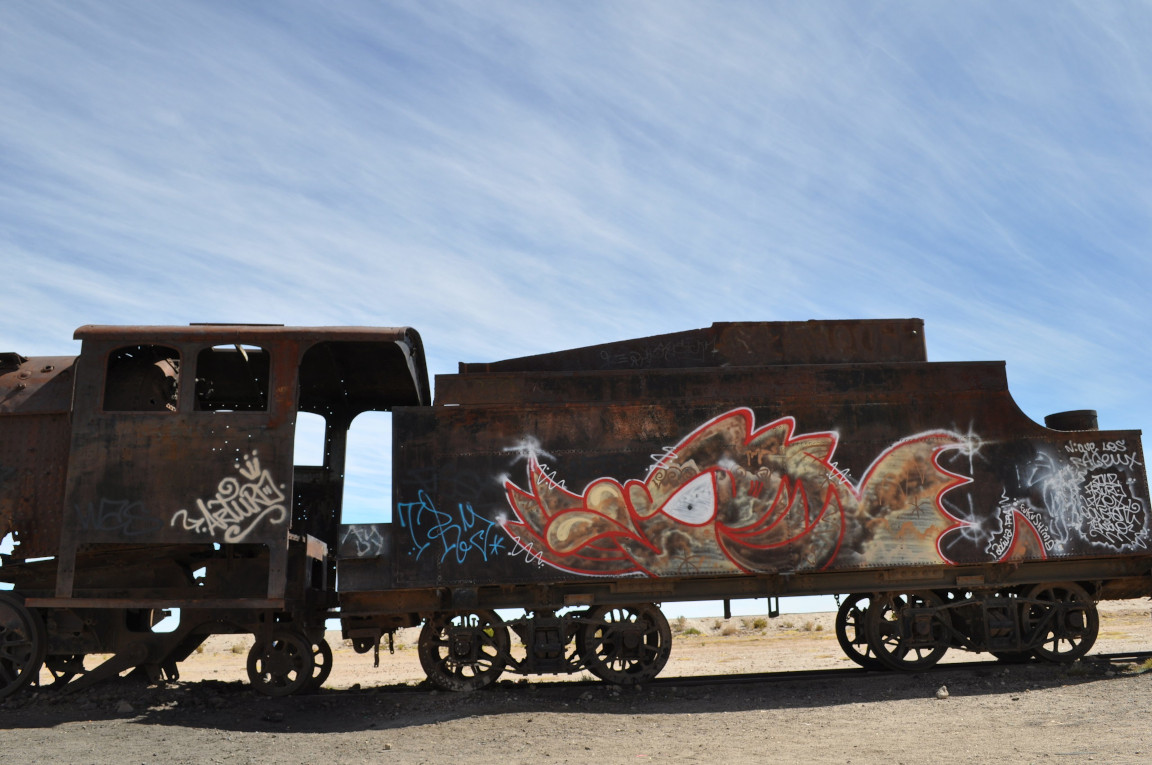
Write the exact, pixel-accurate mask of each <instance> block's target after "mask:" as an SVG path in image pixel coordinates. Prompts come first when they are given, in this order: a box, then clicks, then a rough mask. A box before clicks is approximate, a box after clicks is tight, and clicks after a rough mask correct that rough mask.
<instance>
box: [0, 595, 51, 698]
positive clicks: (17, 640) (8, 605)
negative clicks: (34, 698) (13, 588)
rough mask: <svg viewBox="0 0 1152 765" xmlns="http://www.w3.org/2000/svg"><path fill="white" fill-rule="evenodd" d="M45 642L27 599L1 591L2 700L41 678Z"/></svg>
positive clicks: (0, 651) (0, 682)
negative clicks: (28, 606) (26, 601)
mask: <svg viewBox="0 0 1152 765" xmlns="http://www.w3.org/2000/svg"><path fill="white" fill-rule="evenodd" d="M46 642H47V641H46V639H45V636H44V626H43V625H42V624H41V622H40V617H39V616H38V615H37V614H36V613H34V612H33V611H29V610H28V609H27V608H25V607H24V599H23V598H21V597H20V596H19V595H16V594H14V593H12V592H0V699H2V698H4V697H6V696H9V695H11V694H13V693H15V692H16V691H18V690H20V689H21V688H23V687H24V686H26V685H28V684H29V683H31V682H32V681H33V680H37V679H38V678H39V677H40V666H41V665H42V664H43V663H44V651H45V644H46Z"/></svg>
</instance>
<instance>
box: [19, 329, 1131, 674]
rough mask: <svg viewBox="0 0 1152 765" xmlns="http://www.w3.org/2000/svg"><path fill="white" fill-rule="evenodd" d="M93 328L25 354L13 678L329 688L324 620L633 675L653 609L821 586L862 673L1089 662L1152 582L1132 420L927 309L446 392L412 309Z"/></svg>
mask: <svg viewBox="0 0 1152 765" xmlns="http://www.w3.org/2000/svg"><path fill="white" fill-rule="evenodd" d="M76 338H77V339H79V340H81V341H82V346H81V352H80V355H79V356H78V357H76V358H70V357H60V358H55V357H54V358H46V357H41V358H26V357H24V356H21V355H19V354H17V353H11V352H10V353H2V354H0V539H2V538H4V537H6V536H7V538H8V539H9V540H10V543H14V546H13V547H12V549H11V551H10V552H9V553H7V554H4V555H3V556H2V557H0V582H3V583H5V584H6V585H7V586H8V587H10V588H11V589H8V590H5V591H0V697H3V696H6V695H8V694H10V693H12V692H14V691H16V690H18V689H20V688H21V687H24V686H25V685H27V684H29V683H36V682H41V677H42V670H43V678H44V679H45V680H47V679H49V678H50V679H51V680H52V681H53V683H54V684H68V687H73V688H76V687H83V686H85V685H90V684H92V683H95V682H98V681H99V680H101V679H104V678H109V677H113V676H116V675H119V674H121V673H123V672H125V671H127V670H132V669H135V670H136V671H138V672H142V673H146V674H147V675H149V676H151V677H152V678H154V679H159V678H164V677H167V678H175V677H177V676H178V669H177V665H178V664H179V662H181V661H183V660H184V659H186V658H187V657H188V656H189V655H190V654H191V653H192V652H193V651H194V650H195V649H196V647H197V646H198V645H199V644H200V643H201V642H203V640H204V639H205V638H206V637H208V636H209V635H212V634H216V633H250V634H253V635H254V636H255V644H254V646H253V647H252V650H251V652H250V654H249V656H248V674H249V677H250V679H251V680H252V683H253V685H254V686H255V687H256V688H257V689H258V690H260V691H262V692H264V693H268V694H273V695H281V694H287V693H293V692H296V691H305V690H309V689H314V688H316V687H318V686H319V685H320V684H321V683H323V681H324V679H325V678H326V677H327V674H328V672H329V671H330V670H331V664H332V653H331V649H330V647H329V646H328V644H327V643H326V642H325V640H324V626H325V622H326V620H328V619H332V618H339V619H340V621H341V626H342V629H343V634H344V637H345V638H348V639H351V640H352V641H353V645H354V646H355V647H356V649H357V650H358V651H361V652H367V651H371V650H373V649H375V650H376V652H377V658H378V652H379V647H380V642H381V640H382V639H383V638H385V637H388V638H389V640H391V636H392V635H393V633H394V632H395V630H396V629H398V628H401V627H410V626H417V625H421V624H422V625H423V627H422V630H421V633H420V641H419V655H420V660H421V664H422V666H423V667H424V669H425V671H426V672H427V674H428V677H429V679H430V681H431V682H432V683H433V684H435V685H437V686H439V687H442V688H447V689H470V688H479V687H482V686H484V685H487V684H489V683H491V682H492V681H494V680H495V679H496V678H497V677H498V676H499V675H500V674H501V673H502V672H504V671H513V672H518V673H525V674H527V673H556V672H575V671H579V670H581V669H587V670H588V671H590V672H592V673H593V674H595V675H597V676H598V677H600V678H603V679H605V680H608V681H611V682H615V683H638V682H643V681H646V680H648V679H650V678H652V677H654V676H655V675H656V674H657V673H659V671H660V670H661V669H662V667H663V666H664V664H665V662H666V661H667V659H668V655H669V650H670V648H671V631H670V629H669V625H668V622H667V620H666V619H665V617H664V615H663V614H662V613H661V611H660V608H659V606H658V605H657V604H659V603H662V602H669V601H689V600H724V601H725V603H726V604H727V601H728V600H730V599H736V598H767V599H769V602H770V603H771V602H775V601H774V599H776V598H778V597H781V596H788V595H810V594H836V595H845V596H846V597H845V599H844V601H843V603H842V605H841V608H840V611H839V613H838V616H837V636H838V638H839V639H840V643H841V645H842V646H843V648H844V650H845V651H846V653H847V654H848V655H849V656H850V657H851V658H852V659H853V660H854V661H856V662H857V663H859V664H861V665H863V666H865V667H874V668H888V669H918V668H923V667H927V666H930V665H931V664H933V663H935V662H936V661H938V660H939V659H940V657H941V656H942V655H943V654H944V652H945V651H947V650H948V649H949V648H961V649H966V650H972V651H991V652H993V653H995V654H996V655H998V656H1001V657H1003V658H1006V659H1007V658H1017V657H1025V656H1037V657H1040V658H1043V659H1048V660H1053V661H1071V660H1073V659H1075V658H1077V657H1079V656H1081V655H1083V654H1084V653H1085V652H1086V651H1087V650H1089V648H1090V647H1091V645H1092V643H1093V641H1094V639H1095V637H1096V632H1097V630H1098V626H1099V621H1098V616H1097V611H1096V602H1097V601H1099V600H1104V599H1120V598H1132V597H1139V596H1149V595H1152V540H1150V520H1149V493H1148V484H1147V477H1146V475H1145V470H1144V457H1143V453H1142V450H1141V444H1140V434H1139V432H1137V431H1110V432H1104V431H1099V430H1097V429H1096V426H1095V415H1094V413H1092V412H1086V411H1081V412H1067V413H1063V414H1060V415H1053V416H1051V417H1049V418H1047V420H1046V425H1047V427H1041V426H1040V425H1038V424H1036V423H1034V422H1033V421H1031V420H1030V419H1029V418H1028V417H1026V416H1025V415H1024V414H1023V413H1022V412H1021V411H1020V410H1019V408H1018V407H1017V406H1016V404H1015V403H1014V402H1013V400H1012V398H1011V396H1010V394H1009V392H1008V389H1007V383H1006V379H1005V374H1004V364H1003V363H1002V362H970V363H968V362H966V363H929V362H928V361H927V359H926V354H925V346H924V337H923V322H921V321H920V320H916V319H907V320H882V321H810V322H762V323H723V324H714V325H713V326H712V327H710V328H708V329H702V330H692V331H688V332H680V333H675V334H670V335H662V336H657V337H650V338H642V339H637V340H629V341H623V342H619V343H610V344H605V345H599V346H593V347H588V348H581V349H576V350H571V351H563V352H559V353H552V354H543V355H539V356H532V357H526V358H521V359H511V360H507V361H500V362H494V363H489V364H461V365H460V369H459V373H458V374H455V375H442V376H438V378H437V381H436V401H435V402H434V403H433V402H432V401H431V397H430V391H429V384H428V375H427V371H426V365H425V360H424V354H423V348H422V345H421V340H420V337H419V335H418V334H417V333H416V332H415V331H414V330H412V329H409V328H324V327H320V328H315V327H314V328H288V327H281V326H268V325H192V326H190V327H103V326H102V327H96V326H88V327H82V328H80V329H79V330H77V332H76ZM370 410H377V411H390V412H392V431H393V448H392V481H393V489H392V494H393V496H392V507H393V514H392V519H391V521H390V522H386V523H365V524H343V523H342V522H341V521H342V514H341V510H342V501H343V482H344V467H345V464H346V457H347V447H348V439H347V434H348V430H349V427H350V426H351V424H352V421H353V420H354V419H355V417H356V416H357V415H359V414H361V413H363V412H365V411H370ZM299 413H312V414H316V415H319V416H320V417H322V418H323V420H324V423H325V429H324V436H323V438H324V457H323V464H320V465H307V464H299V462H300V460H298V459H297V458H296V455H295V454H294V451H295V431H296V424H297V415H298V414H299ZM173 609H179V624H178V626H177V627H176V628H175V629H174V630H172V631H169V632H158V631H156V630H155V626H156V625H157V623H158V622H159V621H160V619H162V618H163V617H164V616H165V615H166V614H168V613H170V612H171V611H172V610H173ZM505 609H514V610H516V611H520V610H522V611H523V612H524V614H523V616H518V617H515V618H512V619H510V620H508V621H505V620H504V619H503V618H502V617H501V616H500V615H499V614H498V613H497V610H505ZM505 612H506V611H505ZM513 635H515V637H516V638H517V644H516V645H513V640H512V637H513ZM96 654H100V655H110V656H109V658H106V659H105V660H104V661H103V662H102V663H99V664H97V665H95V666H86V664H92V663H93V661H92V656H93V655H96ZM86 660H87V661H86Z"/></svg>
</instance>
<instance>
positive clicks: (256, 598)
mask: <svg viewBox="0 0 1152 765" xmlns="http://www.w3.org/2000/svg"><path fill="white" fill-rule="evenodd" d="M76 338H77V339H79V340H81V341H82V347H81V353H80V356H79V357H78V358H77V359H76V362H75V364H74V378H75V383H74V387H73V390H72V411H71V423H70V433H68V434H67V435H66V436H65V440H66V443H67V460H66V465H67V467H66V470H63V469H61V470H60V471H59V472H60V473H61V474H62V475H58V476H57V481H56V482H55V484H56V485H54V486H50V487H44V488H43V490H42V491H40V492H39V494H38V496H35V497H29V498H27V500H28V503H27V504H26V505H24V506H22V509H21V515H22V517H23V518H24V520H25V521H27V519H28V518H29V517H34V516H35V517H41V518H44V519H52V520H44V521H42V522H39V523H32V524H28V523H25V527H26V528H16V529H15V531H16V532H17V533H18V534H19V535H27V536H29V538H36V534H35V533H33V532H38V531H41V530H42V529H43V528H49V529H51V528H53V527H55V531H56V533H57V534H58V544H57V545H56V546H55V549H39V550H36V551H35V552H38V553H39V554H40V555H42V556H43V555H46V556H48V559H47V560H29V559H28V558H27V557H23V556H20V555H16V556H14V557H12V558H10V559H8V560H6V561H5V566H4V568H3V569H0V575H2V576H0V578H3V579H4V580H6V581H9V582H11V583H12V584H13V585H14V586H15V588H16V591H17V593H18V596H16V597H18V599H19V600H21V601H23V603H24V606H23V608H22V610H23V609H32V610H33V611H34V612H37V613H39V614H42V615H44V616H46V617H47V618H46V620H45V621H46V622H47V625H48V627H49V628H48V629H46V630H35V631H39V632H41V633H42V634H41V636H40V637H41V638H42V640H41V641H40V642H42V643H43V645H42V646H39V647H38V651H36V652H33V654H32V657H33V658H34V657H35V653H37V652H39V653H42V654H44V655H46V656H47V657H48V658H49V660H50V661H49V664H50V666H51V664H52V662H51V659H52V657H53V656H56V655H65V656H68V657H75V656H80V657H81V659H82V657H83V655H84V654H89V653H114V654H116V656H115V657H114V659H113V660H110V662H109V664H108V666H107V667H106V668H105V669H104V671H103V672H91V671H89V672H88V674H89V675H90V676H91V680H92V682H95V681H96V680H97V679H100V677H101V676H103V675H108V674H111V673H119V672H120V671H123V670H124V669H126V668H130V667H132V666H141V667H145V668H146V669H148V670H149V672H150V673H151V674H154V675H155V674H168V675H169V676H174V675H175V674H176V672H175V664H176V662H178V661H180V660H182V659H183V658H184V657H186V656H187V655H188V653H190V652H191V651H192V650H193V649H194V648H195V647H196V645H198V644H199V643H200V642H201V641H202V640H203V639H204V638H205V637H207V635H209V634H212V633H213V632H251V633H253V634H256V636H257V646H256V647H255V648H254V650H257V651H258V650H259V649H260V645H261V644H263V645H265V646H269V648H267V649H266V650H273V647H274V646H280V645H283V644H284V643H285V641H287V642H288V644H289V645H295V644H299V645H298V649H299V653H301V654H304V653H306V654H307V656H303V657H301V658H298V659H297V661H298V662H299V663H300V665H301V666H300V667H299V669H300V670H301V671H300V672H297V673H294V674H292V676H291V677H289V678H287V679H286V678H285V677H283V676H274V677H270V679H269V680H268V682H271V683H273V685H272V686H271V687H270V688H262V690H268V691H270V692H280V691H284V689H285V688H286V689H287V690H286V691H285V692H291V691H292V690H296V689H297V687H296V686H294V685H293V683H295V682H296V681H297V680H299V681H300V682H301V683H303V682H312V681H314V680H315V679H316V678H315V677H314V676H313V671H314V670H313V658H314V656H313V654H315V656H316V657H318V658H320V659H321V660H323V657H322V654H323V651H322V648H321V646H320V643H321V642H322V640H323V625H324V620H325V618H326V616H327V614H328V611H329V609H332V608H333V607H335V605H336V594H335V585H336V583H335V567H334V554H335V551H336V545H337V542H338V539H337V535H338V530H339V527H340V521H341V510H342V494H343V477H344V465H345V452H346V444H347V432H348V428H349V426H350V424H351V422H352V420H353V419H354V418H355V417H356V416H357V415H358V414H360V413H362V412H364V411H369V410H382V411H388V410H391V409H392V408H393V407H394V406H400V405H406V406H410V405H420V404H426V403H428V399H429V396H428V379H427V372H426V368H425V362H424V357H423V348H422V344H421V342H420V338H419V335H418V334H417V333H416V332H415V331H413V330H411V329H407V328H399V329H389V328H385V329H375V328H372V329H369V328H306V329H301V328H286V327H280V326H267V325H193V326H191V327H186V328H183V327H175V328H174V327H96V326H89V327H82V328H80V329H79V330H77V332H76ZM13 361H14V360H13ZM300 412H308V413H312V414H315V415H319V416H320V417H322V418H323V420H324V447H325V448H324V457H323V461H322V463H321V464H318V465H301V466H297V465H296V464H295V463H296V461H297V460H296V455H295V432H296V425H297V416H298V414H299V413H300ZM13 421H14V422H15V421H17V420H16V419H13ZM62 462H63V461H62ZM53 492H55V493H54V494H53ZM61 499H62V502H61ZM13 517H14V518H15V514H13ZM55 519H58V521H56V520H55ZM17 520H18V519H17ZM33 526H34V527H35V528H32V527H33ZM41 536H42V534H41ZM38 546H39V547H41V548H43V547H45V545H43V544H40V545H38ZM17 549H18V551H19V548H17ZM14 608H20V606H19V604H17V606H15V607H14ZM170 609H180V620H179V626H178V627H177V628H176V630H174V631H173V632H172V633H156V632H153V631H152V627H153V626H154V625H155V623H156V622H157V621H159V619H160V618H161V617H162V616H163V614H164V613H165V611H166V610H170ZM37 618H39V617H37ZM274 633H275V634H274ZM280 633H290V634H287V635H281V634H280ZM293 641H295V642H293ZM264 658H265V659H267V658H268V657H264ZM33 663H34V662H33ZM69 666H70V667H71V668H74V669H79V670H80V671H83V667H82V661H81V662H79V663H77V662H75V661H72V663H71V664H70V665H69ZM250 666H252V663H251V662H250ZM261 666H262V661H261V660H260V658H259V657H257V661H256V667H257V670H256V674H257V675H258V676H259V677H266V678H268V677H269V673H268V672H265V671H262V670H260V667H261ZM329 668H330V665H329ZM29 669H30V668H29ZM37 671H38V670H37ZM273 674H275V673H273ZM296 675H301V677H299V678H297V677H296ZM257 679H258V678H257V677H254V678H253V680H254V682H255V681H257ZM0 693H2V689H0Z"/></svg>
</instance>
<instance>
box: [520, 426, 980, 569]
mask: <svg viewBox="0 0 1152 765" xmlns="http://www.w3.org/2000/svg"><path fill="white" fill-rule="evenodd" d="M837 439H838V436H837V434H835V433H830V432H827V433H797V432H796V423H795V421H794V420H793V419H792V418H791V417H784V418H781V419H778V420H776V421H774V422H771V423H769V424H767V425H765V426H763V427H760V428H757V427H755V422H754V416H753V414H752V411H751V410H749V409H746V408H741V409H735V410H732V411H730V412H727V413H725V414H722V415H720V416H718V417H716V418H714V419H712V420H710V421H708V422H706V423H705V424H704V425H702V426H700V427H699V428H697V429H696V430H695V431H693V432H692V433H691V434H689V435H688V436H687V437H686V438H684V439H683V440H682V441H680V443H678V444H676V446H674V447H672V448H670V449H668V450H667V451H666V452H665V453H664V454H662V455H659V456H658V457H657V458H656V460H655V462H654V464H653V465H652V466H651V468H650V469H649V471H648V474H647V475H646V476H645V477H644V478H643V479H632V480H628V481H626V482H624V483H621V482H620V481H618V480H616V479H615V478H601V479H598V480H596V481H593V482H592V483H590V484H588V486H587V487H585V489H584V490H583V492H581V493H579V494H577V493H574V492H571V491H569V490H568V489H566V488H565V487H564V486H563V485H562V484H561V483H559V482H558V481H557V480H556V479H555V477H554V476H552V475H551V474H550V473H549V472H548V470H547V469H546V468H545V467H544V466H542V465H541V464H540V462H539V460H538V458H537V457H536V456H535V455H529V458H528V468H527V478H528V488H527V489H524V488H522V487H520V486H518V485H516V484H515V483H513V482H512V481H506V482H505V489H506V492H507V499H508V503H509V505H510V506H511V508H512V510H513V512H514V516H513V517H505V518H502V519H501V521H500V522H501V527H502V528H503V529H504V531H505V532H506V533H507V534H508V535H509V536H510V537H512V538H513V539H514V540H515V541H516V543H517V545H518V546H519V547H520V548H522V549H523V550H524V551H526V552H527V553H528V554H529V556H531V557H536V558H538V559H539V560H540V561H542V562H544V563H547V564H549V565H551V566H554V567H556V568H559V569H562V570H565V571H570V572H573V573H580V574H594V575H595V574H598V575H612V576H620V575H626V574H641V575H649V576H683V575H689V574H694V573H699V574H712V573H736V572H771V571H778V570H796V569H809V570H820V569H825V568H828V567H829V566H831V565H832V564H833V563H844V562H845V561H849V560H851V561H853V562H856V561H858V559H859V558H860V555H861V552H860V551H862V550H866V549H868V548H869V547H870V546H871V547H873V548H875V546H876V545H877V544H881V545H883V546H884V548H885V550H884V552H883V555H884V558H885V559H886V560H889V561H892V562H901V561H907V562H913V561H922V560H929V559H932V560H938V559H939V558H940V557H941V556H940V553H939V552H938V550H937V544H938V540H939V538H940V537H941V536H942V535H943V534H944V533H945V532H947V531H948V530H950V529H952V528H955V527H958V526H960V525H962V523H963V522H962V521H961V520H960V519H959V518H957V517H955V516H953V515H952V514H950V513H949V512H948V511H947V510H945V508H944V506H943V504H942V502H941V498H942V497H943V496H944V495H945V494H946V493H947V492H949V491H951V490H952V489H955V488H956V487H958V486H962V485H964V484H966V483H968V482H969V481H970V477H968V476H965V475H961V474H959V473H956V472H953V471H951V470H948V469H945V468H944V467H942V466H941V464H940V461H939V456H940V455H941V453H943V452H945V451H949V450H955V451H960V452H963V453H970V452H972V451H973V450H975V449H978V448H979V445H978V439H976V438H975V437H974V436H971V435H963V434H960V433H956V432H951V431H945V430H939V431H929V432H925V433H920V434H917V435H915V436H911V437H909V438H905V439H903V440H901V441H899V442H897V443H895V444H893V445H891V446H890V447H889V448H887V449H886V450H885V451H884V452H883V453H882V454H881V455H880V456H878V457H877V458H876V460H875V461H874V462H873V463H872V465H871V466H869V468H868V469H867V470H866V471H865V474H864V476H863V477H862V478H861V479H860V481H859V482H856V483H853V482H852V481H851V480H849V478H848V477H847V476H846V475H845V474H844V473H843V472H841V471H840V470H839V469H838V468H837V467H836V465H835V463H834V462H833V461H832V457H833V454H834V452H835V450H836V445H837Z"/></svg>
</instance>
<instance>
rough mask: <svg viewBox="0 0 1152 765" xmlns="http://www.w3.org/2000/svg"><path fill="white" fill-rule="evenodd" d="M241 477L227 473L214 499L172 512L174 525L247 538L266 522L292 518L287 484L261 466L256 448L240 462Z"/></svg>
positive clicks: (232, 539) (236, 539)
mask: <svg viewBox="0 0 1152 765" xmlns="http://www.w3.org/2000/svg"><path fill="white" fill-rule="evenodd" d="M236 470H237V471H238V472H239V473H240V478H241V479H243V481H241V480H239V479H237V478H235V477H234V476H226V477H225V478H222V479H221V480H220V483H219V484H217V486H216V495H215V496H213V497H212V498H210V499H207V500H205V499H197V500H196V511H195V512H193V513H190V512H189V511H188V510H186V509H180V510H177V511H176V512H175V513H173V514H172V522H171V524H170V525H172V526H174V527H175V526H179V527H180V528H183V529H184V530H185V531H193V532H195V533H197V534H207V535H209V536H211V537H213V538H215V537H216V532H218V531H219V532H221V540H222V541H224V542H230V543H231V542H243V541H244V540H245V539H247V538H248V536H249V535H250V534H251V533H252V532H253V530H255V529H256V528H258V527H259V526H260V524H261V523H266V524H268V525H272V526H278V525H280V524H283V523H285V522H286V521H287V520H288V517H289V516H288V505H287V498H286V496H285V494H284V487H283V485H278V484H277V483H276V481H275V480H274V479H273V477H272V474H271V473H270V472H269V471H268V470H267V469H266V468H261V467H260V459H259V457H258V456H257V454H256V452H252V453H251V454H249V455H248V456H247V457H245V458H244V460H243V461H241V462H237V464H236Z"/></svg>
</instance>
